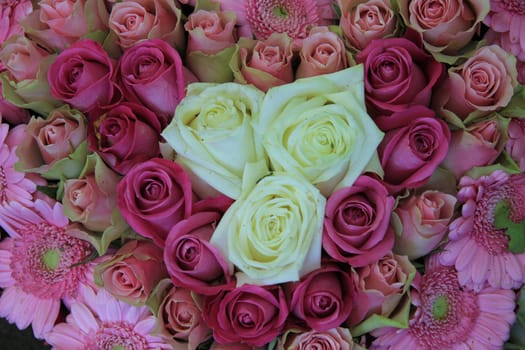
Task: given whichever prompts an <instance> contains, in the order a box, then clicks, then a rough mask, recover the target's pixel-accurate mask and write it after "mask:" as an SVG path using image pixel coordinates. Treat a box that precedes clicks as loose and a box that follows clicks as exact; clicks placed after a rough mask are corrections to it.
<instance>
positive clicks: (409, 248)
mask: <svg viewBox="0 0 525 350" xmlns="http://www.w3.org/2000/svg"><path fill="white" fill-rule="evenodd" d="M456 201H457V200H456V197H454V196H452V195H450V194H446V193H442V192H438V191H430V190H427V191H425V192H423V193H422V194H419V195H411V196H410V197H408V198H406V199H403V200H402V201H401V202H400V203H399V205H398V206H397V208H396V209H395V210H394V214H393V215H394V217H393V219H392V222H393V225H394V229H395V231H396V234H397V236H396V243H395V245H394V252H395V253H396V254H401V255H407V256H408V257H409V258H410V259H417V258H420V257H422V256H424V255H427V254H428V253H430V252H431V251H432V250H434V249H435V248H437V247H438V245H439V243H440V242H441V241H442V239H443V238H444V237H445V234H446V233H447V230H448V224H449V223H450V221H451V220H452V217H453V215H454V205H455V204H456Z"/></svg>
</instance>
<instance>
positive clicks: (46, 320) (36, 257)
mask: <svg viewBox="0 0 525 350" xmlns="http://www.w3.org/2000/svg"><path fill="white" fill-rule="evenodd" d="M68 223H69V222H68V219H67V217H65V216H64V214H63V211H62V205H61V204H60V203H55V205H53V206H51V205H50V204H48V203H47V202H45V201H42V200H38V199H37V200H36V201H35V204H34V208H31V209H28V208H26V207H24V206H22V205H21V204H19V203H17V202H12V203H11V204H10V205H9V206H5V207H2V208H1V210H0V225H1V226H2V227H3V228H4V229H6V231H7V233H8V234H9V235H10V236H11V237H10V238H6V239H4V240H3V241H2V242H1V243H0V288H5V290H4V292H3V294H2V296H1V297H0V317H6V318H7V320H8V321H9V322H12V323H16V325H17V327H18V328H20V329H23V328H26V327H28V326H29V325H30V324H32V326H33V332H34V335H35V337H37V338H43V336H44V334H45V333H46V332H48V331H50V330H51V328H53V325H54V324H55V321H56V319H57V317H58V313H59V310H60V302H61V300H64V301H65V302H66V303H69V302H70V301H71V300H72V298H75V297H76V296H77V292H78V288H79V286H80V284H82V283H84V282H88V279H87V276H86V275H87V274H88V273H91V271H92V270H91V269H90V265H89V264H82V262H83V261H85V260H86V259H87V258H88V257H89V256H90V255H91V253H92V252H93V249H92V247H91V246H90V245H89V243H88V242H86V241H83V240H80V239H78V238H75V237H73V236H72V235H71V234H70V233H69V231H70V230H71V228H70V227H68Z"/></svg>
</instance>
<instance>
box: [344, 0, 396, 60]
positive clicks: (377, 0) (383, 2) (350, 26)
mask: <svg viewBox="0 0 525 350" xmlns="http://www.w3.org/2000/svg"><path fill="white" fill-rule="evenodd" d="M338 4H339V8H340V9H341V19H340V20H339V28H341V30H342V32H343V35H344V38H345V40H346V42H347V44H348V46H350V47H352V48H354V49H356V50H362V49H364V48H365V47H367V46H368V44H370V42H371V41H372V40H374V39H381V38H384V37H386V36H388V35H392V34H394V32H395V31H396V26H397V17H396V15H395V12H394V10H393V9H392V5H391V3H390V0H370V1H360V0H350V1H343V0H338Z"/></svg>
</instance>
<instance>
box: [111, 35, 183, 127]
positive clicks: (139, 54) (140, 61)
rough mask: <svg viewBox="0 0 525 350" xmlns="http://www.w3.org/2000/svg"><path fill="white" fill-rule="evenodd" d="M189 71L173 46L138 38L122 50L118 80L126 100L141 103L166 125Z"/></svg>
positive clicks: (155, 40) (163, 125) (180, 96)
mask: <svg viewBox="0 0 525 350" xmlns="http://www.w3.org/2000/svg"><path fill="white" fill-rule="evenodd" d="M187 75H191V73H190V72H189V71H188V70H187V69H186V68H185V67H184V66H183V65H182V60H181V57H180V55H179V53H178V52H177V50H175V49H174V48H173V47H171V46H170V45H168V43H166V42H165V41H163V40H160V39H150V40H145V41H141V42H139V43H138V44H136V45H134V46H132V47H131V48H129V49H128V50H126V51H125V52H124V54H123V55H122V57H121V58H120V60H119V65H118V81H119V83H120V84H121V87H122V90H123V94H124V98H125V99H126V100H129V101H132V102H137V103H140V104H143V105H145V106H146V107H148V108H149V109H151V110H152V111H154V112H155V113H157V114H158V115H159V116H160V117H161V124H162V127H165V126H167V124H168V123H169V121H170V120H171V118H172V117H173V113H174V112H175V107H177V105H178V104H179V102H180V100H182V98H184V96H185V95H186V92H185V90H186V85H187V79H186V77H187Z"/></svg>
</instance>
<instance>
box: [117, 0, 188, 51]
mask: <svg viewBox="0 0 525 350" xmlns="http://www.w3.org/2000/svg"><path fill="white" fill-rule="evenodd" d="M181 20H182V13H181V10H180V8H179V7H178V2H177V1H169V0H125V1H121V2H117V3H115V4H114V5H113V6H112V8H111V13H110V15H109V28H110V29H111V31H112V32H113V33H115V34H116V36H117V38H118V39H117V40H118V44H119V45H120V46H121V47H122V48H124V49H127V48H129V47H131V46H133V45H134V44H136V43H137V42H139V41H142V40H145V39H162V40H164V41H166V42H167V43H168V44H169V45H171V46H173V47H175V48H177V49H182V48H184V30H183V27H182V22H181Z"/></svg>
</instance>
